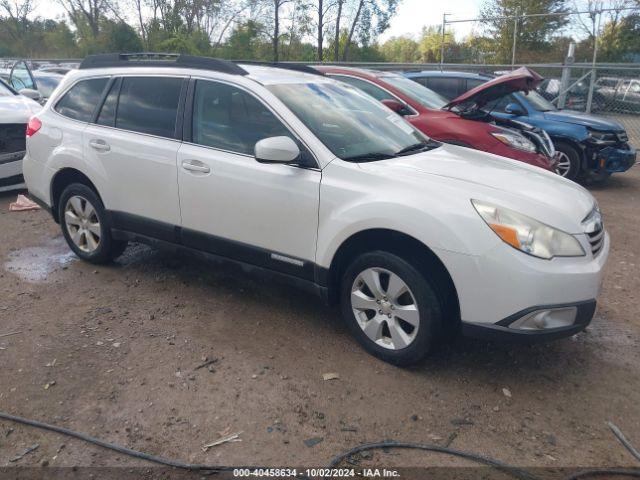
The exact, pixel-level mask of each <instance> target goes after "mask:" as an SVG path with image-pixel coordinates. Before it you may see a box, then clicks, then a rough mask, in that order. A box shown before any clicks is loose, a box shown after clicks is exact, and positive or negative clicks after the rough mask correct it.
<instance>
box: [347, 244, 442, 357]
mask: <svg viewBox="0 0 640 480" xmlns="http://www.w3.org/2000/svg"><path fill="white" fill-rule="evenodd" d="M341 308H342V314H343V317H344V319H345V321H346V323H347V325H348V327H349V329H350V330H351V332H352V333H353V335H354V336H355V337H356V339H357V340H358V341H359V342H360V343H361V344H362V346H363V347H364V348H365V349H366V350H367V351H369V352H370V353H371V354H373V355H375V356H376V357H378V358H380V359H382V360H384V361H386V362H389V363H393V364H395V365H410V364H414V363H417V362H419V361H421V360H422V359H423V358H424V357H425V356H426V355H427V354H428V353H429V352H430V351H431V350H432V349H433V347H434V344H435V342H436V341H437V339H438V338H439V337H440V331H441V321H442V309H441V306H440V303H439V301H438V297H437V295H436V293H435V289H434V288H433V287H432V286H431V284H430V283H429V281H427V279H425V277H424V276H423V275H422V273H420V272H419V271H418V270H416V269H415V268H414V267H413V266H412V265H411V264H409V263H408V262H406V261H405V260H404V259H402V258H400V257H398V256H396V255H393V254H391V253H388V252H383V251H378V252H370V253H365V254H363V255H361V256H360V257H358V258H357V259H356V260H355V261H354V262H353V263H352V264H351V265H350V266H349V267H348V268H347V270H346V271H345V273H344V276H343V278H342V283H341Z"/></svg>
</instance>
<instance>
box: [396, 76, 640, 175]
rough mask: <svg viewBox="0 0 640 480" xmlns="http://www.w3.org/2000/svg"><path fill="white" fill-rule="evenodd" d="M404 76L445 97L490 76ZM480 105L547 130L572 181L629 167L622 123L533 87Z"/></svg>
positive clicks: (560, 167) (630, 152) (560, 168)
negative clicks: (564, 104) (563, 105)
mask: <svg viewBox="0 0 640 480" xmlns="http://www.w3.org/2000/svg"><path fill="white" fill-rule="evenodd" d="M405 76H406V77H408V78H410V79H412V80H414V81H416V82H418V83H419V84H421V85H423V86H425V87H427V88H429V89H431V90H434V91H436V92H437V93H439V94H440V95H442V96H444V97H446V98H447V99H449V100H452V99H455V98H457V97H459V96H460V95H462V94H463V93H465V92H466V91H468V90H470V89H472V88H475V87H477V86H478V85H481V84H482V83H484V82H486V81H487V80H490V79H491V78H493V77H491V76H489V75H482V74H477V73H466V72H438V71H423V72H407V73H405ZM484 110H485V111H487V112H490V113H491V115H493V116H495V117H498V118H508V119H512V120H516V121H521V122H525V123H528V124H530V125H534V126H536V127H539V128H542V129H543V130H545V131H546V132H547V133H548V134H549V136H550V137H551V140H552V141H553V144H554V146H555V149H556V154H555V158H556V166H555V168H556V171H557V173H558V174H560V175H562V176H563V177H566V178H569V179H571V180H576V179H578V178H582V179H591V180H595V181H603V180H605V179H607V178H608V177H609V176H610V175H611V174H612V173H617V172H624V171H626V170H629V168H631V167H632V166H633V165H634V164H635V162H636V150H635V149H634V148H633V147H631V146H630V145H629V143H628V137H627V132H626V131H625V129H624V127H623V126H622V125H621V124H620V123H618V122H616V121H614V120H610V119H608V118H603V117H598V116H595V115H589V114H586V113H582V112H575V111H570V110H558V109H557V108H556V107H555V106H554V105H552V104H551V103H550V102H549V101H548V100H547V99H545V98H544V97H543V96H542V95H540V94H539V93H537V92H536V91H535V90H532V91H531V92H529V94H527V95H524V94H523V93H510V94H507V95H505V96H504V97H502V98H499V99H498V100H495V101H493V102H491V103H488V104H487V105H485V106H484Z"/></svg>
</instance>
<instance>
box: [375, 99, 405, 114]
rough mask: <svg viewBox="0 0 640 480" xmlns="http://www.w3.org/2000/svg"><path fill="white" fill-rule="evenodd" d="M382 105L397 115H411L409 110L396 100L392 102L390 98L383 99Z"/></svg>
mask: <svg viewBox="0 0 640 480" xmlns="http://www.w3.org/2000/svg"><path fill="white" fill-rule="evenodd" d="M382 103H383V105H384V106H386V107H387V108H389V109H391V110H393V111H394V112H396V113H397V114H398V115H402V116H404V115H411V110H409V107H407V106H406V105H405V104H404V103H402V102H399V101H398V100H393V99H391V98H385V99H384V100H382Z"/></svg>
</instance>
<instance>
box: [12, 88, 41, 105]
mask: <svg viewBox="0 0 640 480" xmlns="http://www.w3.org/2000/svg"><path fill="white" fill-rule="evenodd" d="M18 93H19V94H20V95H23V96H25V97H27V98H30V99H31V100H35V101H36V102H39V101H40V100H41V99H42V95H40V92H39V91H37V90H34V89H32V88H23V89H22V90H20V91H18Z"/></svg>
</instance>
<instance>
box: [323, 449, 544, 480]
mask: <svg viewBox="0 0 640 480" xmlns="http://www.w3.org/2000/svg"><path fill="white" fill-rule="evenodd" d="M382 448H385V449H386V448H399V449H410V450H424V451H428V452H437V453H443V454H445V455H452V456H454V457H461V458H464V459H466V460H471V461H472V462H475V463H480V464H483V465H488V466H490V467H493V468H496V469H498V470H501V471H503V472H505V473H507V474H509V475H511V476H513V477H515V478H519V479H521V480H539V478H538V477H537V476H535V475H533V474H531V473H529V472H527V471H525V470H521V469H519V468H517V467H512V466H511V465H507V464H506V463H503V462H501V461H499V460H494V459H493V458H489V457H485V456H483V455H478V454H476V453H470V452H465V451H463V450H456V449H455V448H449V447H441V446H439V445H428V444H422V443H411V442H379V443H365V444H363V445H359V446H357V447H355V448H352V449H351V450H348V451H346V452H344V453H341V454H340V455H338V456H336V457H333V459H332V460H331V462H330V463H329V468H332V467H335V466H336V465H339V464H340V462H342V461H343V460H345V459H347V458H349V457H350V456H351V455H355V454H356V453H359V452H364V451H366V450H377V449H382Z"/></svg>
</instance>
